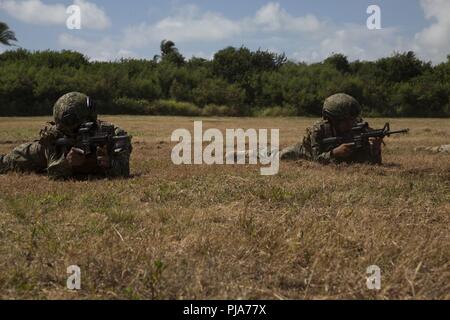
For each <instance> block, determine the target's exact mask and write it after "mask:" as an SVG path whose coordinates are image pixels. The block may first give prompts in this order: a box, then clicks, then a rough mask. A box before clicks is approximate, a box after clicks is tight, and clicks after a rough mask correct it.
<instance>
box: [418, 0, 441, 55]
mask: <svg viewBox="0 0 450 320" xmlns="http://www.w3.org/2000/svg"><path fill="white" fill-rule="evenodd" d="M420 4H421V6H422V8H423V10H424V13H425V18H426V19H428V20H434V21H435V22H433V23H432V24H431V25H430V26H429V27H427V28H425V29H424V30H422V31H421V32H419V33H417V34H416V35H415V47H414V48H415V50H416V51H418V52H419V53H420V54H422V55H424V56H426V57H428V58H429V59H431V60H432V61H435V62H437V61H443V60H445V59H446V56H447V54H450V15H449V12H450V1H448V0H421V1H420Z"/></svg>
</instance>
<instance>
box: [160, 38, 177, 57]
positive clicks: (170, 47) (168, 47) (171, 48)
mask: <svg viewBox="0 0 450 320" xmlns="http://www.w3.org/2000/svg"><path fill="white" fill-rule="evenodd" d="M160 48H161V56H162V57H164V56H166V55H169V54H171V53H178V49H177V48H176V47H175V43H174V42H173V41H170V40H163V41H161V45H160Z"/></svg>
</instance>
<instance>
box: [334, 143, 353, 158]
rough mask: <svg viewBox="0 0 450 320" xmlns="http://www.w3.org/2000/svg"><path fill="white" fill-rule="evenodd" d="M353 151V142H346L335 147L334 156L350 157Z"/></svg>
mask: <svg viewBox="0 0 450 320" xmlns="http://www.w3.org/2000/svg"><path fill="white" fill-rule="evenodd" d="M352 153H353V144H352V143H344V144H341V145H340V146H339V147H337V148H334V149H333V156H334V157H335V158H348V157H349V156H351V154H352Z"/></svg>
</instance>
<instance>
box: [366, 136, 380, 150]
mask: <svg viewBox="0 0 450 320" xmlns="http://www.w3.org/2000/svg"><path fill="white" fill-rule="evenodd" d="M369 143H370V144H371V145H373V146H374V147H375V148H381V144H382V143H383V138H381V137H376V138H369Z"/></svg>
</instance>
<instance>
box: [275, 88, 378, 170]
mask: <svg viewBox="0 0 450 320" xmlns="http://www.w3.org/2000/svg"><path fill="white" fill-rule="evenodd" d="M360 116H361V106H360V104H359V103H358V101H357V100H356V99H355V98H353V97H352V96H349V95H347V94H344V93H338V94H335V95H332V96H330V97H328V98H327V99H326V100H325V102H324V105H323V120H320V121H318V122H316V123H315V124H314V125H313V127H312V128H308V129H307V130H306V136H305V137H304V138H303V141H302V142H300V143H298V144H295V145H293V146H290V147H288V148H285V149H283V150H282V151H281V153H280V159H282V160H288V159H291V160H295V159H307V160H312V161H318V162H321V163H342V162H347V163H371V164H381V161H382V159H381V143H382V139H379V138H374V139H371V140H370V141H369V145H368V146H367V147H365V148H363V149H359V150H354V148H353V146H352V145H351V144H341V145H340V146H338V147H336V148H333V146H329V145H325V144H323V143H322V140H323V139H325V138H331V137H336V136H339V137H344V138H345V137H351V136H352V128H353V127H354V126H355V125H356V124H357V123H360V122H362V119H361V117H360Z"/></svg>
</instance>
